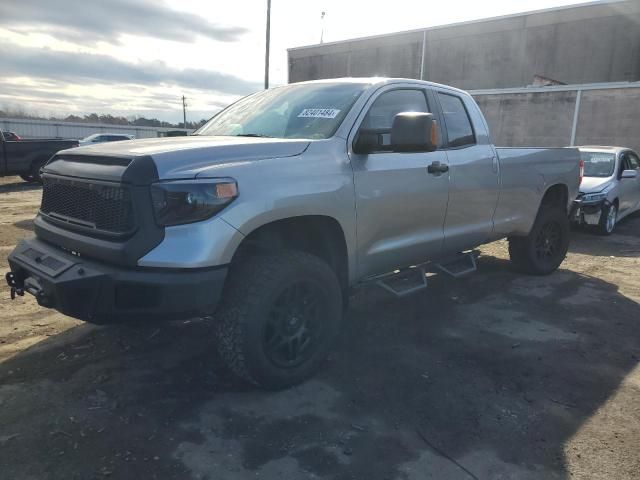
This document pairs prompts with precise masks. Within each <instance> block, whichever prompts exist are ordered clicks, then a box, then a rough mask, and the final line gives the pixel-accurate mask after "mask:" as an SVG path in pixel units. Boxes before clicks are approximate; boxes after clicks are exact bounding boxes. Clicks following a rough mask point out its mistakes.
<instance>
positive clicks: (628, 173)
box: [620, 170, 638, 178]
mask: <svg viewBox="0 0 640 480" xmlns="http://www.w3.org/2000/svg"><path fill="white" fill-rule="evenodd" d="M637 176H638V171H637V170H623V171H622V175H620V178H636V177H637Z"/></svg>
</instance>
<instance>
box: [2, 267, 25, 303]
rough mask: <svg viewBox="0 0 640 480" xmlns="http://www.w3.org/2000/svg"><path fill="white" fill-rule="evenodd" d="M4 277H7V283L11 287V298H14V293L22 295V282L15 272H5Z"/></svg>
mask: <svg viewBox="0 0 640 480" xmlns="http://www.w3.org/2000/svg"><path fill="white" fill-rule="evenodd" d="M5 278H6V279H7V285H9V287H11V300H15V298H16V295H19V296H20V297H22V296H24V283H22V282H20V281H19V280H18V277H17V276H16V274H15V273H13V272H7V274H6V275H5Z"/></svg>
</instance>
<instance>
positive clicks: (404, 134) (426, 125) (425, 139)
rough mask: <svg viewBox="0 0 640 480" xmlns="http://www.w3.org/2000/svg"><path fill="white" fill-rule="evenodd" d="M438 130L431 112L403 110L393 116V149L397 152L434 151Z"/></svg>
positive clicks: (436, 145) (436, 144)
mask: <svg viewBox="0 0 640 480" xmlns="http://www.w3.org/2000/svg"><path fill="white" fill-rule="evenodd" d="M437 148H438V130H437V127H436V123H435V120H434V118H433V115H432V114H431V113H423V112H402V113H398V114H397V115H396V116H395V117H394V118H393V125H392V126H391V149H392V150H393V151H395V152H433V151H435V150H436V149H437Z"/></svg>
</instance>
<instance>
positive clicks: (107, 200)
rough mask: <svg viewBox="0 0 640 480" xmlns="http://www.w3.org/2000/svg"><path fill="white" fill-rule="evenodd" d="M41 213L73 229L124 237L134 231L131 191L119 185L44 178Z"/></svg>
mask: <svg viewBox="0 0 640 480" xmlns="http://www.w3.org/2000/svg"><path fill="white" fill-rule="evenodd" d="M40 210H41V211H42V213H44V214H46V215H48V216H49V217H51V218H54V219H56V220H59V221H63V222H67V223H69V224H71V225H76V226H81V227H85V228H92V229H95V230H100V231H103V232H109V233H115V234H124V233H128V232H130V231H131V230H133V227H134V224H133V210H132V206H131V196H130V193H129V190H128V189H127V188H125V187H122V186H119V185H104V184H100V183H92V182H90V181H78V180H67V179H61V178H56V177H48V176H45V177H44V178H43V190H42V205H41V207H40Z"/></svg>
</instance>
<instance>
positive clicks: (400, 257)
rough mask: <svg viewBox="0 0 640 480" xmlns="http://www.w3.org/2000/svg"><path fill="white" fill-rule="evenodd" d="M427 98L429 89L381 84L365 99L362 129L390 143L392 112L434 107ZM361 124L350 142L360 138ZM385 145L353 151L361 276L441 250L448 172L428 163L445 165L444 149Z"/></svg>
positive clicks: (427, 257) (393, 113) (417, 259)
mask: <svg viewBox="0 0 640 480" xmlns="http://www.w3.org/2000/svg"><path fill="white" fill-rule="evenodd" d="M427 98H428V96H427V91H426V90H424V89H421V88H416V87H415V86H411V87H410V86H407V87H406V88H403V87H401V86H398V85H393V86H389V87H386V88H383V89H381V90H379V91H378V92H377V93H376V94H375V95H374V96H373V97H372V98H371V99H370V100H369V102H368V103H367V107H365V110H364V112H365V113H363V115H362V116H361V117H360V120H359V122H361V123H360V124H359V127H358V129H359V128H367V129H375V130H376V131H378V132H381V137H382V138H383V140H384V141H387V142H388V138H389V136H390V135H389V134H390V132H391V125H392V122H393V118H394V116H395V115H396V114H398V113H400V112H431V111H432V110H431V108H430V106H429V103H428V101H427ZM356 125H358V123H356ZM358 129H356V131H355V132H352V136H351V138H350V142H353V141H354V140H355V139H357V132H358ZM383 143H384V142H383ZM382 150H383V148H381V151H379V152H374V153H369V154H366V155H358V154H354V153H351V165H352V167H353V170H354V179H355V191H356V217H357V249H358V252H357V256H358V273H359V275H360V276H370V275H375V274H381V273H386V272H389V271H392V270H394V269H395V268H399V267H405V266H409V265H414V264H416V263H420V262H424V261H426V260H428V259H431V258H434V257H437V256H438V255H440V254H441V252H442V241H443V238H444V234H443V224H444V218H445V214H446V211H447V197H448V191H449V174H448V173H435V174H430V173H428V172H427V167H428V166H429V165H430V164H431V163H433V162H436V161H437V162H440V163H441V164H446V162H447V157H446V154H445V153H444V152H443V151H435V152H429V153H397V152H391V151H382Z"/></svg>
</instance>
